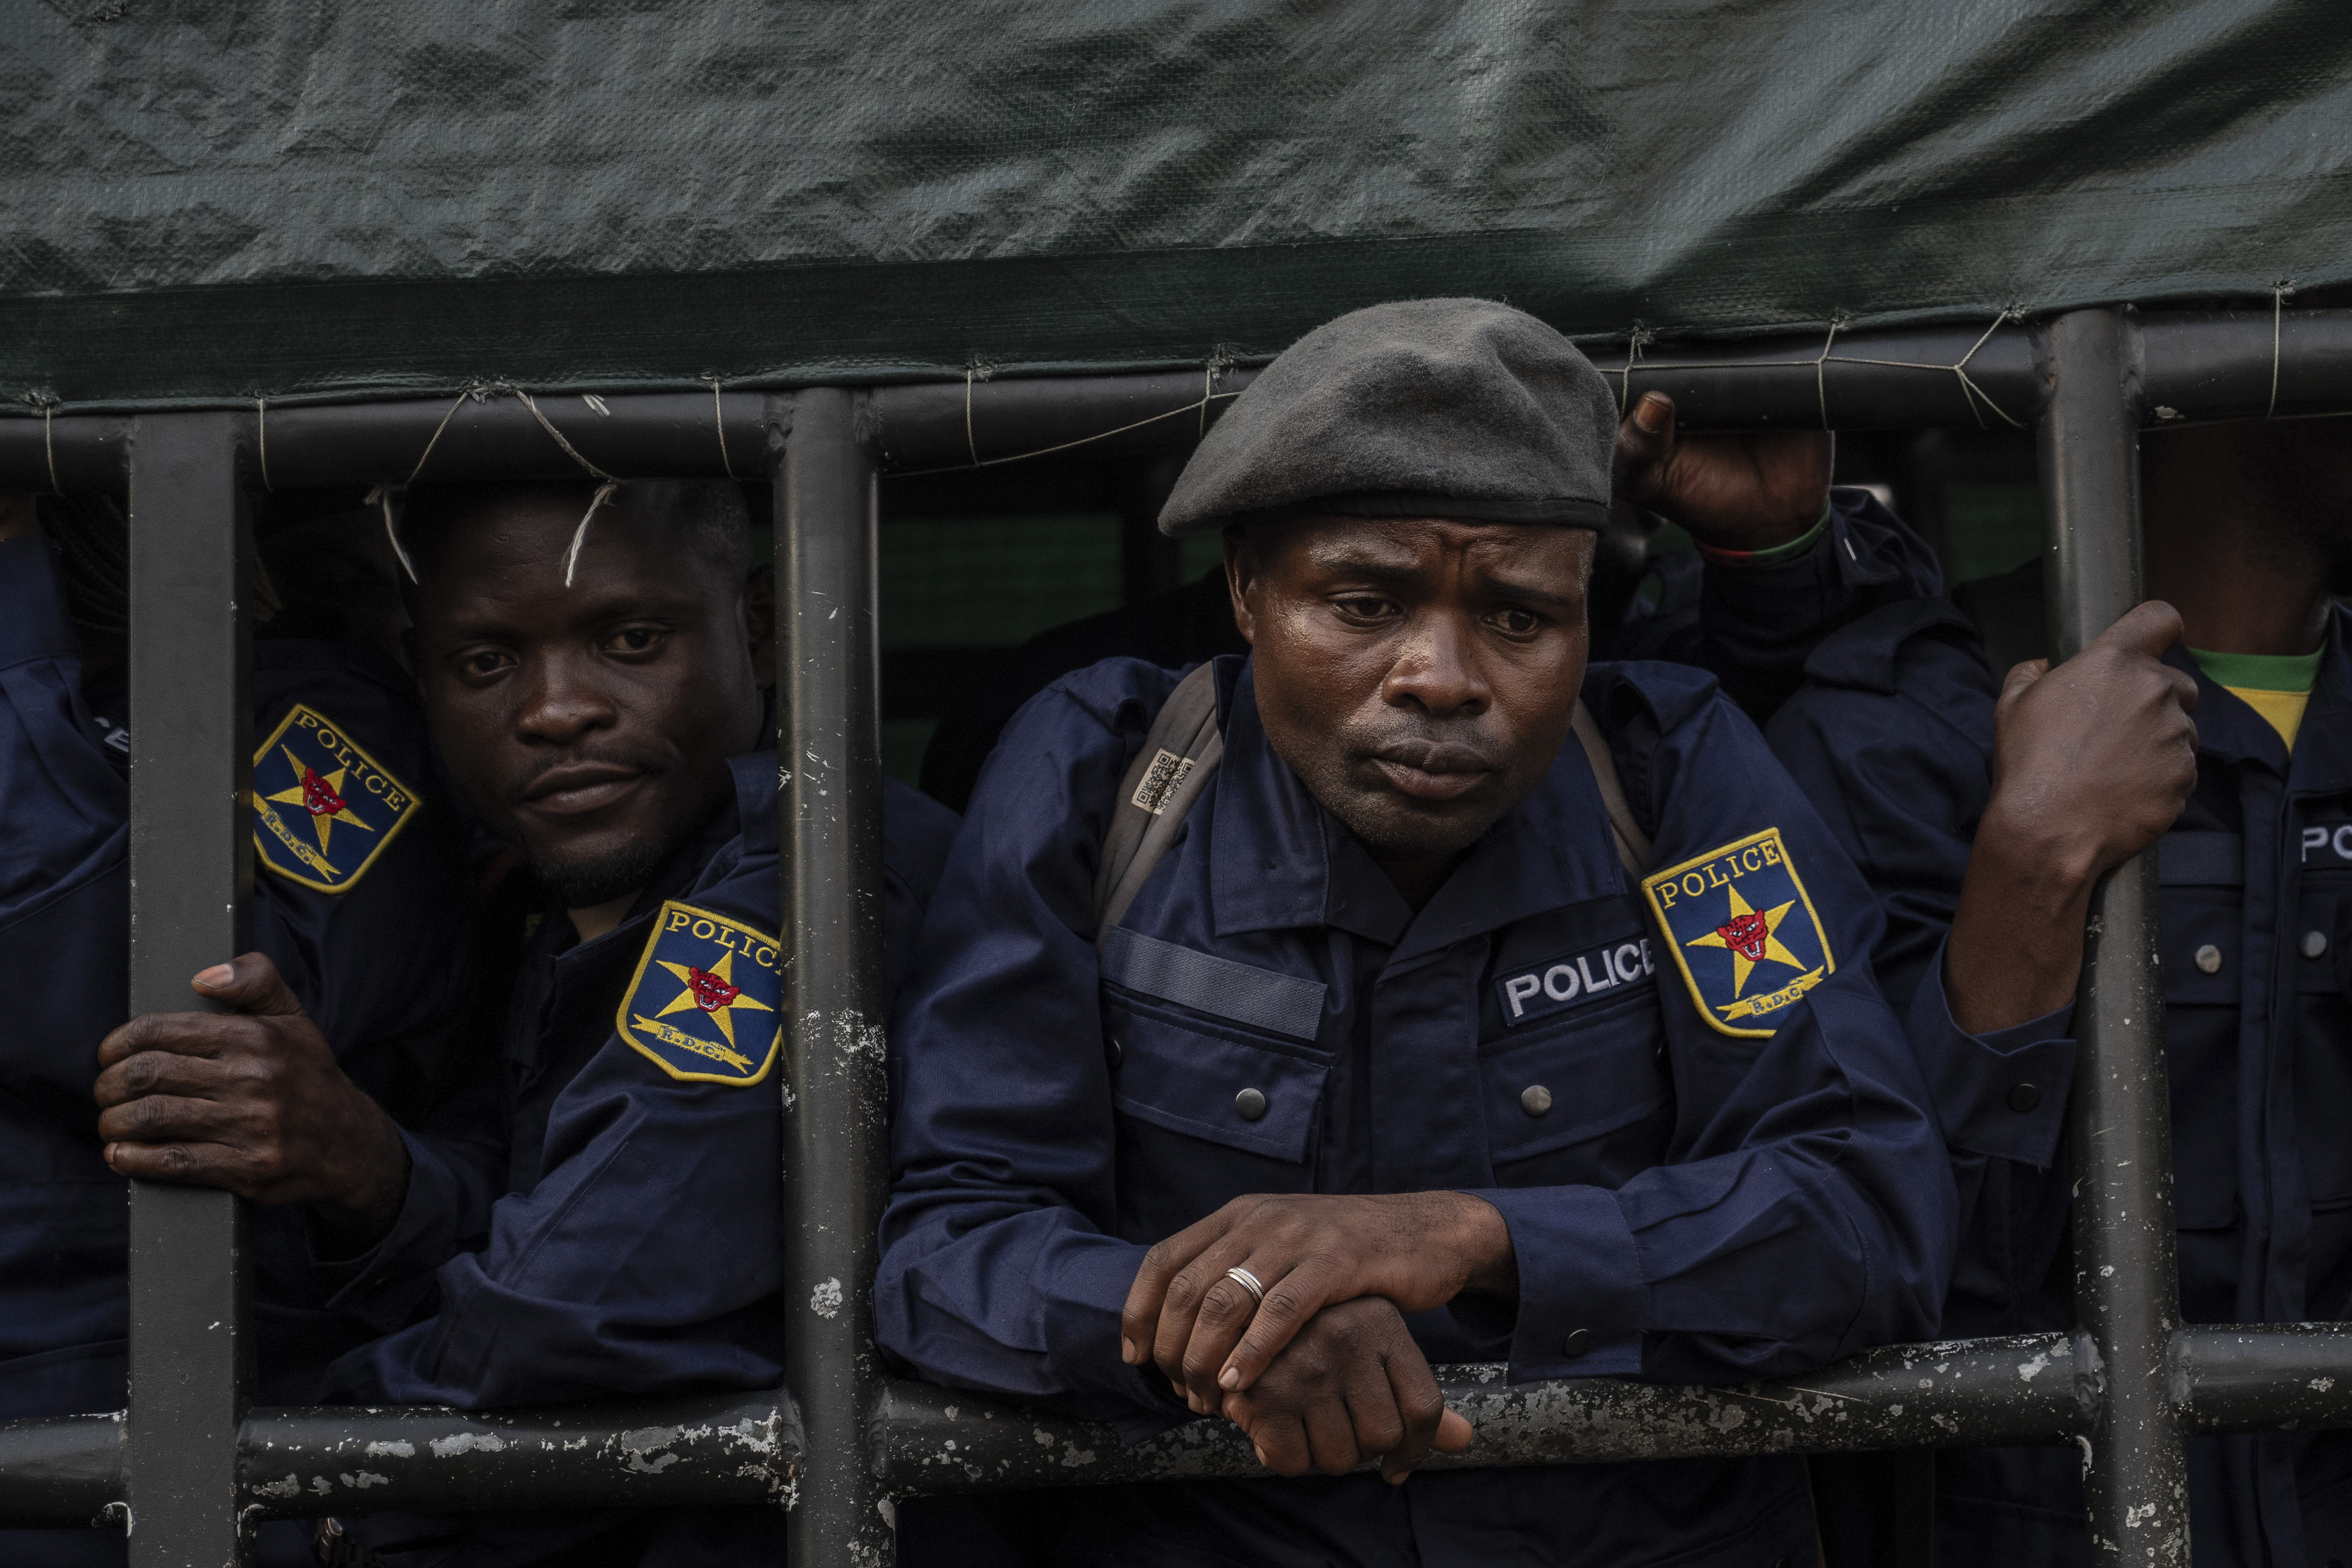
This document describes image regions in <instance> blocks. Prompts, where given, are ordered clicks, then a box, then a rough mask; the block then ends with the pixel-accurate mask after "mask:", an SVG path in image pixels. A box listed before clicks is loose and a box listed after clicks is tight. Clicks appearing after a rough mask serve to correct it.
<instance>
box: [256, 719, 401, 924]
mask: <svg viewBox="0 0 2352 1568" xmlns="http://www.w3.org/2000/svg"><path fill="white" fill-rule="evenodd" d="M252 794H253V848H254V852H255V853H256V854H257V855H258V856H260V857H261V863H262V864H263V865H265V866H267V867H268V868H269V869H270V870H271V871H273V872H276V873H278V875H279V876H282V877H284V878H285V879H286V880H287V881H289V882H293V883H300V884H301V885H302V886H304V887H312V888H316V889H318V890H319V891H320V893H341V892H344V891H345V890H347V889H349V888H351V887H352V886H354V885H356V884H357V883H358V882H359V880H360V878H362V877H363V876H365V875H366V874H367V873H368V868H369V867H370V866H372V865H373V864H375V862H376V858H377V857H378V856H379V855H381V854H383V852H384V846H385V845H387V844H389V843H391V842H392V841H393V839H394V837H395V836H397V835H398V833H399V832H400V830H401V829H403V828H404V827H406V826H407V825H408V821H409V819H410V818H412V817H414V816H415V815H416V810H417V801H416V794H415V791H414V790H412V789H409V787H408V786H407V785H405V784H404V783H402V782H401V781H400V780H399V779H395V778H394V777H393V775H392V773H391V771H390V770H389V769H387V768H384V767H383V765H382V764H381V763H379V762H377V761H376V759H375V758H373V757H370V756H369V755H368V754H367V753H366V752H365V751H363V750H362V749H361V747H360V745H359V743H358V742H357V741H355V740H353V739H352V737H351V734H350V732H349V731H347V730H345V729H344V728H343V727H341V725H339V724H337V723H336V722H335V721H334V720H332V719H331V718H329V717H328V716H326V715H325V714H322V713H320V711H319V710H318V709H316V708H314V707H311V706H308V705H307V704H303V703H297V704H295V705H294V708H293V711H292V712H290V713H289V714H288V715H287V716H285V718H283V719H282V720H280V721H279V722H278V727H277V728H276V729H274V730H272V731H271V732H270V735H269V738H268V740H265V741H263V742H262V743H261V749H260V750H258V751H257V752H255V753H254V755H253V790H252Z"/></svg>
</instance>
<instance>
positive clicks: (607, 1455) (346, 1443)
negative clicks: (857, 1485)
mask: <svg viewBox="0 0 2352 1568" xmlns="http://www.w3.org/2000/svg"><path fill="white" fill-rule="evenodd" d="M802 1446H803V1445H802V1437H801V1421H800V1412H799V1411H798V1410H797V1409H796V1408H795V1407H794V1406H793V1403H792V1401H791V1400H790V1399H789V1398H783V1399H781V1400H780V1398H779V1396H777V1395H776V1394H774V1393H772V1392H771V1393H761V1394H734V1395H709V1396H700V1397H697V1398H690V1399H667V1398H666V1399H649V1400H644V1401H640V1402H635V1403H632V1404H621V1405H593V1406H577V1407H562V1406H551V1407H548V1408H545V1409H532V1410H509V1411H502V1412H491V1413H488V1414H468V1413H467V1412H465V1411H462V1410H451V1409H446V1408H443V1407H438V1406H407V1407H394V1408H377V1409H365V1408H350V1407H339V1406H323V1407H320V1408H299V1407H293V1406H283V1407H265V1408H261V1409H257V1410H255V1411H254V1412H253V1413H252V1414H251V1416H248V1417H247V1420H246V1423H245V1428H244V1431H243V1432H242V1434H241V1435H240V1437H239V1441H238V1449H239V1462H238V1476H237V1500H238V1503H239V1504H240V1506H242V1507H243V1508H245V1509H246V1510H247V1511H248V1512H249V1513H251V1514H253V1515H254V1516H255V1517H258V1518H262V1519H310V1518H316V1517H318V1516H319V1515H320V1514H327V1513H336V1514H346V1513H390V1512H395V1511H403V1512H404V1511H478V1510H482V1509H518V1508H583V1507H598V1508H606V1507H609V1508H629V1507H635V1506H653V1505H658V1506H661V1507H664V1508H683V1507H693V1506H708V1505H713V1504H722V1503H754V1502H773V1503H779V1504H781V1503H782V1502H784V1501H786V1500H787V1499H788V1498H789V1495H790V1493H791V1490H792V1488H793V1479H794V1478H795V1477H796V1476H797V1474H798V1473H799V1468H800V1455H801V1448H802Z"/></svg>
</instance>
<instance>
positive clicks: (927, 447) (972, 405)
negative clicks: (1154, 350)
mask: <svg viewBox="0 0 2352 1568" xmlns="http://www.w3.org/2000/svg"><path fill="white" fill-rule="evenodd" d="M1256 379H1257V371H1254V370H1239V369H1230V368H1228V369H1222V370H1217V371H1166V372H1164V373H1161V374H1159V375H1143V376H1041V377H1037V378H1034V379H1031V380H1021V381H1003V382H933V383H930V384H928V385H922V384H918V385H913V386H896V387H877V389H875V390H874V391H873V392H869V393H867V394H866V418H865V421H864V423H863V425H862V427H861V430H860V434H862V435H863V436H864V437H865V439H866V445H867V446H868V447H869V448H871V449H872V451H873V452H874V455H875V461H876V462H877V464H878V465H880V466H881V469H882V472H883V473H884V474H886V475H887V474H903V473H907V472H909V471H917V470H929V469H934V468H962V467H971V466H973V465H978V464H997V463H1003V462H1008V461H1012V460H1014V459H1016V458H1019V457H1022V456H1024V455H1033V454H1044V453H1046V452H1050V451H1055V450H1057V449H1058V450H1059V451H1061V452H1063V453H1066V454H1069V455H1080V456H1086V457H1090V458H1103V457H1124V456H1134V455H1139V454H1149V453H1158V452H1182V451H1187V450H1189V449H1190V448H1191V447H1192V446H1193V445H1194V444H1196V443H1198V442H1199V440H1200V439H1201V437H1202V434H1205V433H1206V432H1207V430H1208V428H1209V426H1210V425H1212V424H1214V423H1216V422H1217V416H1218V415H1219V414H1221V413H1223V412H1224V411H1225V409H1226V407H1227V406H1228V405H1229V404H1231V403H1232V402H1233V400H1234V396H1235V395H1236V394H1238V393H1239V392H1241V390H1242V389H1243V388H1244V387H1245V386H1247V385H1249V384H1250V382H1254V381H1255V380H1256Z"/></svg>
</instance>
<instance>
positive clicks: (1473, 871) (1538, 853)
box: [1210, 659, 1624, 963]
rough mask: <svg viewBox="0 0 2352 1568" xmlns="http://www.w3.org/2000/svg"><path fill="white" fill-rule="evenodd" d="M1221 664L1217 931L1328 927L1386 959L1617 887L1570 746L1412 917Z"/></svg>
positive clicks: (1244, 684)
mask: <svg viewBox="0 0 2352 1568" xmlns="http://www.w3.org/2000/svg"><path fill="white" fill-rule="evenodd" d="M1221 663H1222V661H1221ZM1232 666H1233V667H1232V668H1231V669H1229V670H1228V669H1223V668H1221V669H1220V671H1219V680H1218V691H1219V698H1220V701H1219V705H1218V706H1219V707H1220V708H1221V709H1222V710H1223V718H1224V732H1225V755H1224V760H1223V763H1221V764H1220V765H1219V767H1218V768H1217V777H1216V779H1215V782H1214V784H1213V786H1212V788H1213V789H1214V791H1215V802H1216V807H1215V810H1216V815H1215V833H1216V841H1215V842H1216V851H1215V853H1214V855H1213V859H1212V862H1211V865H1210V885H1211V890H1212V892H1211V896H1212V899H1213V904H1214V908H1215V913H1216V924H1217V935H1218V936H1234V935H1237V934H1239V933H1241V932H1244V931H1265V930H1280V929H1286V928H1289V927H1296V926H1332V927H1336V928H1338V929H1339V930H1343V931H1347V932H1350V933H1352V934H1354V935H1356V936H1362V937H1365V938H1367V939H1369V940H1370V941H1374V942H1378V943H1380V944H1381V945H1382V946H1391V947H1394V948H1395V949H1396V952H1395V953H1394V954H1393V955H1392V956H1391V959H1390V962H1391V963H1396V962H1400V961H1402V960H1405V959H1409V958H1412V957H1414V956H1419V955H1422V954H1425V953H1432V952H1436V951H1439V950H1441V949H1444V948H1445V947H1449V946H1453V945H1454V943H1456V942H1460V941H1462V940H1464V939H1465V938H1467V937H1471V936H1482V935H1484V934H1485V933H1486V932H1489V931H1496V930H1499V929H1501V928H1502V927H1504V926H1507V925H1511V924H1512V923H1514V922H1516V921H1518V920H1521V919H1524V918H1526V917H1527V916H1528V915H1538V914H1541V913H1542V912H1543V911H1545V910H1548V909H1557V908H1559V907H1560V906H1561V905H1563V904H1575V903H1579V902H1580V901H1582V900H1584V899H1588V898H1593V897H1598V896H1600V895H1601V894H1610V893H1618V892H1622V891H1623V889H1624V877H1623V874H1622V872H1621V871H1620V869H1619V867H1618V864H1617V860H1616V852H1615V850H1614V848H1613V846H1612V841H1611V840H1610V837H1609V826H1608V822H1609V819H1608V812H1607V810H1606V809H1605V808H1604V807H1603V806H1602V805H1601V792H1600V789H1598V787H1596V786H1595V785H1594V783H1593V781H1592V770H1591V767H1590V765H1589V764H1587V762H1586V761H1585V758H1584V751H1583V748H1582V747H1579V746H1576V745H1573V744H1570V745H1564V746H1562V747H1560V753H1559V756H1558V757H1557V758H1554V759H1553V762H1552V766H1551V768H1550V770H1549V772H1547V773H1546V774H1545V775H1544V778H1543V780H1542V782H1540V783H1539V784H1538V785H1537V786H1536V789H1535V790H1534V792H1533V793H1532V794H1530V795H1529V796H1528V798H1527V799H1526V800H1522V801H1520V802H1519V803H1518V804H1517V806H1515V807H1513V808H1512V809H1511V810H1509V811H1508V812H1507V813H1505V815H1504V817H1503V819H1502V821H1498V822H1496V824H1495V825H1494V826H1493V827H1492V828H1490V829H1488V830H1487V831H1486V836H1485V837H1484V838H1482V839H1480V840H1479V841H1478V842H1477V843H1476V844H1475V845H1474V846H1473V847H1472V849H1471V851H1470V854H1469V857H1468V858H1467V859H1466V860H1465V861H1464V862H1463V863H1462V864H1461V865H1460V866H1458V867H1456V868H1455V870H1454V874H1453V875H1452V876H1450V877H1448V878H1447V879H1446V881H1445V885H1444V886H1443V887H1441V888H1439V889H1438V890H1437V894H1436V896H1435V897H1433V898H1432V899H1431V900H1430V901H1429V903H1428V904H1427V905H1426V906H1425V907H1423V910H1422V911H1421V913H1420V915H1418V916H1415V915H1413V913H1412V909H1411V908H1410V907H1409V906H1408V905H1407V904H1405V901H1404V899H1403V897H1402V895H1401V894H1399V893H1398V892H1397V890H1396V887H1395V885H1394V884H1393V883H1391V882H1390V881H1389V879H1388V877H1387V875H1386V874H1385V873H1382V872H1381V869H1380V867H1379V866H1378V865H1376V864H1375V863H1373V861H1372V857H1371V854H1370V852H1368V851H1367V850H1366V849H1365V848H1364V846H1363V845H1362V843H1361V842H1360V841H1358V840H1357V838H1356V836H1355V835H1354V834H1353V833H1351V832H1349V831H1348V830H1347V828H1346V827H1344V826H1342V825H1341V824H1340V822H1339V821H1338V820H1337V819H1336V818H1334V817H1332V816H1331V814H1330V813H1329V812H1328V811H1326V810H1323V808H1322V807H1321V806H1320V805H1318V804H1317V803H1316V800H1315V798H1314V797H1313V796H1312V795H1309V794H1308V793H1307V787H1306V785H1304V784H1303V783H1301V782H1300V781H1299V779H1298V776H1297V774H1296V773H1294V772H1292V771H1291V769H1290V766H1289V764H1287V763H1286V762H1284V761H1283V760H1282V758H1280V757H1278V756H1276V754H1275V750H1274V747H1273V746H1272V744H1271V743H1270V742H1268V741H1267V739H1266V736H1265V727H1264V726H1263V725H1262V724H1261V723H1260V722H1259V719H1258V710H1257V693H1256V685H1255V671H1254V667H1253V666H1252V664H1249V663H1247V662H1245V661H1244V660H1240V659H1234V660H1233V661H1232Z"/></svg>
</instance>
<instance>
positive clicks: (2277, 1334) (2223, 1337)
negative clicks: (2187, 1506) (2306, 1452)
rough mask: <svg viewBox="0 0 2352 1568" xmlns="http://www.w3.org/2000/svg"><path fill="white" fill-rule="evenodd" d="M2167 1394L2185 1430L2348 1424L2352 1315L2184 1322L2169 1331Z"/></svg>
mask: <svg viewBox="0 0 2352 1568" xmlns="http://www.w3.org/2000/svg"><path fill="white" fill-rule="evenodd" d="M2172 1397H2173V1401H2174V1403H2175V1404H2176V1405H2178V1406H2179V1407H2180V1408H2181V1409H2182V1410H2183V1411H2184V1412H2186V1414H2187V1420H2188V1429H2189V1431H2191V1432H2278V1431H2320V1430H2326V1429H2340V1428H2343V1427H2352V1323H2263V1324H2260V1325H2255V1324H2231V1325H2223V1326H2220V1327H2197V1328H2190V1329H2187V1330H2183V1331H2181V1332H2179V1333H2175V1334H2174V1335H2173V1343H2172Z"/></svg>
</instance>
